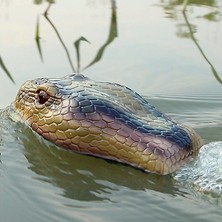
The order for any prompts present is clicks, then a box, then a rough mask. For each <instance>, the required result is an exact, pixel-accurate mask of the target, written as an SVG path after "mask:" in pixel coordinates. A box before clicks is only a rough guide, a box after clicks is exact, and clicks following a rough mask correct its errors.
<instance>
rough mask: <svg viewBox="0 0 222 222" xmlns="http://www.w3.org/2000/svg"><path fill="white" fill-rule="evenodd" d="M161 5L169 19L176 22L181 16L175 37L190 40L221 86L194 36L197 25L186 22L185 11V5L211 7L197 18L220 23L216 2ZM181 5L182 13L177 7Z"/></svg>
mask: <svg viewBox="0 0 222 222" xmlns="http://www.w3.org/2000/svg"><path fill="white" fill-rule="evenodd" d="M161 3H162V4H161V5H162V6H163V8H164V10H165V11H166V14H167V15H168V16H169V18H171V19H175V20H178V15H182V17H183V20H184V23H181V20H180V23H179V24H177V25H176V28H177V31H176V35H177V36H178V37H180V38H190V39H191V40H192V41H193V42H194V44H195V45H196V47H197V49H198V50H199V51H200V54H201V55H202V56H203V58H204V59H205V61H206V62H207V63H208V64H209V65H210V67H211V70H212V74H213V75H214V77H215V79H216V80H217V81H218V82H219V83H220V84H222V80H221V78H220V76H219V74H218V73H217V71H216V69H215V67H214V66H213V64H212V63H211V62H210V60H209V59H208V58H207V55H206V54H205V53H204V51H203V49H202V48H201V46H200V45H199V43H198V41H197V39H196V38H195V36H194V35H195V33H196V32H197V30H198V27H197V25H195V24H190V22H189V20H188V15H187V12H186V10H185V8H186V7H187V5H195V6H197V5H200V6H210V7H212V10H211V12H209V13H207V14H205V15H203V16H201V17H200V16H199V17H198V18H204V19H208V20H210V21H214V22H216V21H220V20H221V19H222V16H221V12H220V9H221V8H220V6H219V5H218V3H217V1H214V0H206V1H199V0H193V1H192V0H190V1H189V0H188V1H181V0H178V1H174V0H173V1H167V3H165V1H161ZM182 4H185V5H184V11H183V12H181V8H180V7H178V6H180V5H182ZM191 11H192V9H191ZM189 12H190V11H189ZM189 14H190V16H191V15H192V13H189Z"/></svg>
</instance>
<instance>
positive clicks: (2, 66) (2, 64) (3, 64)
mask: <svg viewBox="0 0 222 222" xmlns="http://www.w3.org/2000/svg"><path fill="white" fill-rule="evenodd" d="M0 67H1V68H2V69H3V71H4V72H5V73H6V75H7V76H8V77H9V79H10V80H11V81H12V82H13V83H15V81H14V79H13V78H12V76H11V74H10V72H9V71H8V69H7V67H6V66H5V63H4V62H3V60H2V57H1V56H0Z"/></svg>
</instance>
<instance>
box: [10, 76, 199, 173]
mask: <svg viewBox="0 0 222 222" xmlns="http://www.w3.org/2000/svg"><path fill="white" fill-rule="evenodd" d="M14 107H15V109H16V110H17V111H18V112H19V113H20V115H21V116H22V118H23V119H25V120H26V122H27V124H28V125H29V126H30V127H31V128H32V129H33V130H34V131H36V132H37V133H38V134H40V135H41V136H42V137H44V138H45V139H47V140H49V141H51V142H53V143H54V144H56V145H58V146H60V147H63V148H66V149H69V150H72V151H74V152H77V153H81V154H87V155H93V156H96V157H101V158H104V159H108V160H114V161H118V162H120V163H125V164H128V165H131V166H133V167H136V168H139V169H142V170H144V171H147V172H152V173H157V174H169V173H172V172H174V171H175V170H177V169H178V168H179V167H180V166H182V165H184V164H185V163H187V162H189V161H190V160H191V159H192V158H193V157H195V156H196V155H197V154H198V151H199V148H200V147H201V145H202V142H201V139H200V137H199V135H198V134H197V133H196V132H195V131H194V130H193V129H191V128H189V127H187V126H185V125H183V124H180V123H178V122H176V121H174V120H172V119H171V118H169V117H167V116H166V115H165V114H163V113H162V112H160V111H158V110H157V109H156V108H155V107H154V106H153V105H151V104H150V103H149V102H148V101H147V100H145V99H144V98H142V97H141V96H140V95H139V94H138V93H136V92H134V91H133V90H131V89H129V88H128V87H126V86H123V85H120V84H116V83H110V82H96V81H93V80H91V79H89V78H87V77H85V76H83V75H82V74H71V75H67V76H65V77H62V78H57V79H56V78H55V79H52V78H38V79H35V80H31V81H27V82H26V83H24V84H23V85H22V86H21V88H20V90H19V92H18V94H17V96H16V99H15V101H14Z"/></svg>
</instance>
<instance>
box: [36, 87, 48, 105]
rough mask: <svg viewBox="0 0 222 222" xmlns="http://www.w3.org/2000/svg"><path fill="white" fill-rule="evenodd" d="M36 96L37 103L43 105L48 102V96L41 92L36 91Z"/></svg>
mask: <svg viewBox="0 0 222 222" xmlns="http://www.w3.org/2000/svg"><path fill="white" fill-rule="evenodd" d="M37 94H38V97H37V98H38V102H39V103H40V104H45V103H46V102H47V101H48V99H49V98H50V96H49V94H48V93H47V92H45V91H43V90H38V91H37Z"/></svg>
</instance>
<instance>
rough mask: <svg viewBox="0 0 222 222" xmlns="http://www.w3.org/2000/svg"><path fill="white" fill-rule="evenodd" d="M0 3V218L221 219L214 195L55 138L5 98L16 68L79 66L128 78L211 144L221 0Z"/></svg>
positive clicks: (59, 72) (220, 132)
mask: <svg viewBox="0 0 222 222" xmlns="http://www.w3.org/2000/svg"><path fill="white" fill-rule="evenodd" d="M37 3H38V4H37ZM0 9H1V10H0V28H1V35H0V49H1V51H0V56H1V66H0V78H1V81H0V88H1V93H0V108H1V109H2V110H1V112H0V153H1V156H0V218H1V221H4V222H9V221H10V222H11V221H29V222H32V221H33V222H35V221H42V222H48V221H136V220H137V221H144V219H145V220H149V221H163V220H165V221H187V220H190V221H221V217H222V213H221V208H222V202H221V199H222V198H221V196H220V195H219V196H218V195H212V194H209V193H206V192H205V193H204V192H201V191H198V189H196V187H195V184H194V185H193V184H192V181H191V182H190V181H183V180H180V179H179V180H176V179H175V177H174V176H158V175H152V174H145V173H143V172H141V171H139V170H135V169H133V168H131V167H127V166H124V165H120V164H113V163H110V162H107V161H104V160H100V159H96V158H93V157H86V156H82V155H77V154H73V153H70V152H68V151H65V150H61V149H58V148H57V147H55V146H53V145H52V144H50V143H48V142H46V141H44V140H43V139H41V138H39V137H38V136H36V135H35V134H33V133H32V131H31V130H30V129H29V128H27V127H26V126H25V125H24V124H23V123H22V122H20V121H15V119H16V118H17V117H16V115H14V114H13V111H12V110H9V108H6V109H5V107H6V106H8V105H9V104H10V103H11V102H12V101H13V99H14V97H15V95H16V93H17V91H18V88H19V86H20V85H21V84H22V83H23V82H25V81H26V80H27V79H33V78H36V77H60V76H63V75H66V74H69V73H71V72H74V71H80V72H82V73H84V74H85V75H87V76H88V77H90V78H93V79H96V80H100V81H101V80H102V81H111V82H118V83H121V84H124V85H127V86H129V87H130V88H132V89H134V90H136V91H137V92H139V93H140V94H142V95H143V96H145V97H146V98H147V99H148V100H149V101H150V102H151V103H152V104H154V105H155V106H157V107H158V108H159V109H160V110H162V111H164V112H165V113H167V114H168V115H169V116H171V117H172V118H174V119H176V120H178V121H180V122H183V123H185V124H188V125H190V126H192V127H193V128H194V129H195V130H197V131H198V132H199V134H200V135H201V136H202V137H203V138H204V140H205V142H206V143H207V144H212V141H218V143H217V144H216V146H217V147H216V148H217V150H218V152H220V147H222V145H221V143H220V141H221V137H222V127H221V122H222V115H221V110H222V108H221V107H222V101H221V94H222V85H221V82H222V81H221V79H220V78H222V63H221V52H222V38H221V35H222V14H221V13H222V4H221V1H219V0H218V1H216V0H215V1H212V0H211V1H202V2H200V1H195V0H193V1H189V4H188V6H187V11H186V13H185V14H183V13H182V11H181V9H182V1H157V0H155V1H154V0H152V1H145V0H144V1H143V0H139V1H127V2H126V1H122V0H119V1H108V0H101V1H99V0H98V1H96V0H84V1H80V0H79V1H77V0H76V1H71V0H69V1H68V0H67V1H56V3H55V4H52V5H51V6H50V7H49V2H47V1H24V0H20V1H10V0H8V1H3V0H0ZM46 10H48V11H47V12H48V14H47V15H46V16H44V12H46ZM37 30H38V31H37ZM7 74H8V75H7ZM9 75H10V76H11V78H12V79H13V80H14V82H15V84H14V83H13V82H12V81H11V80H10V78H9ZM209 146H211V145H209ZM221 153H222V151H221ZM218 156H219V154H218ZM209 164H210V163H209ZM218 164H220V162H219V163H218ZM209 168H210V166H209ZM190 170H192V168H190ZM216 173H218V175H220V173H221V172H216ZM177 175H180V174H179V173H178V174H177ZM190 178H191V177H190ZM194 179H195V178H194ZM218 181H219V180H218ZM218 183H219V184H221V182H220V181H219V182H218Z"/></svg>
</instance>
